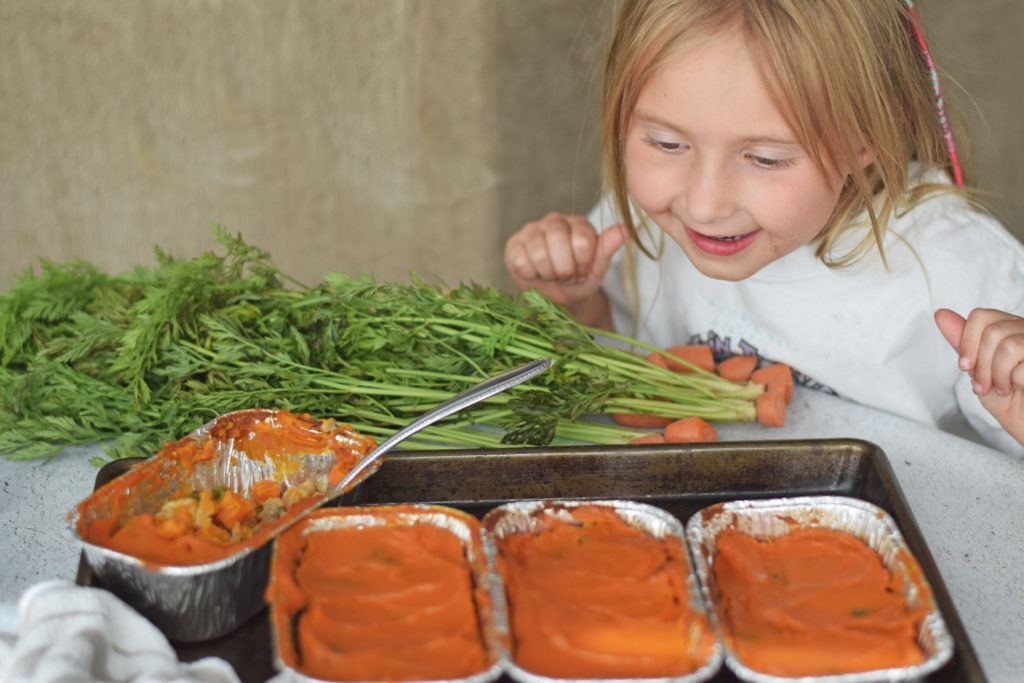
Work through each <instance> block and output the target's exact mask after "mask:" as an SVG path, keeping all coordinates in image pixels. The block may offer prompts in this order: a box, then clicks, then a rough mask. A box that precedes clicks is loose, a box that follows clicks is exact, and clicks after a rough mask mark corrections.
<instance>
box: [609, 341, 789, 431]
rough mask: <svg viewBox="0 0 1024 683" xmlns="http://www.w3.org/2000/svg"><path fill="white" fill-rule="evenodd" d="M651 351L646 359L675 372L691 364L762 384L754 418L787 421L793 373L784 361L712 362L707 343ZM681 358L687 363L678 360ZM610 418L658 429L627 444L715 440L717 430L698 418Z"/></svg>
mask: <svg viewBox="0 0 1024 683" xmlns="http://www.w3.org/2000/svg"><path fill="white" fill-rule="evenodd" d="M665 351H666V353H665V354H662V353H651V354H649V355H647V356H646V359H647V360H648V361H649V362H651V363H653V364H655V365H657V366H659V367H663V368H666V369H668V370H672V371H674V372H682V373H686V372H694V370H693V367H691V366H695V367H697V368H700V369H701V370H704V371H707V372H713V373H715V374H717V375H718V376H719V377H721V378H722V379H725V380H728V381H730V382H736V383H743V382H753V383H754V384H760V385H763V386H764V393H762V394H761V395H760V396H758V397H757V398H756V399H755V403H754V408H755V411H756V414H757V421H758V423H759V424H762V425H764V426H766V427H781V426H782V425H784V424H785V423H786V406H787V405H789V402H790V401H791V400H792V399H793V372H792V370H791V369H790V367H789V366H788V365H786V364H785V363H772V364H769V365H765V366H763V367H760V368H759V367H757V365H758V359H757V357H756V356H747V355H739V356H732V357H730V358H727V359H725V360H723V361H722V362H720V363H717V364H716V363H715V358H714V355H713V354H712V352H711V347H710V346H708V345H707V344H683V345H679V346H673V347H671V348H668V349H666V350H665ZM676 359H682V360H684V361H686V362H687V363H688V364H683V363H680V362H679V361H678V360H676ZM611 417H612V419H613V420H614V421H615V422H616V423H618V424H620V425H623V426H625V427H634V428H638V429H651V430H657V431H653V432H652V433H650V434H647V435H644V436H641V437H637V438H636V439H633V440H632V441H631V442H630V443H634V444H643V443H699V442H707V441H717V440H718V433H717V432H716V431H715V428H714V426H712V425H711V424H710V423H709V422H708V421H707V420H705V419H704V418H701V417H696V416H693V417H684V418H681V419H673V418H670V417H664V416H661V415H643V414H638V413H613V414H612V416H611Z"/></svg>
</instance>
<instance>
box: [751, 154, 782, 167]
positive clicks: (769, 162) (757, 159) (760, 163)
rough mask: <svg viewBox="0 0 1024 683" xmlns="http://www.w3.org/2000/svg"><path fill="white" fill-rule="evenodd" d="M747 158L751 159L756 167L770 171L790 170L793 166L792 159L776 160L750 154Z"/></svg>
mask: <svg viewBox="0 0 1024 683" xmlns="http://www.w3.org/2000/svg"><path fill="white" fill-rule="evenodd" d="M747 158H748V159H750V161H751V162H752V163H753V164H754V165H755V166H757V167H759V168H764V169H768V170H776V169H780V168H788V167H789V166H792V165H793V160H792V159H776V158H774V157H763V156H759V155H757V154H748V155H747Z"/></svg>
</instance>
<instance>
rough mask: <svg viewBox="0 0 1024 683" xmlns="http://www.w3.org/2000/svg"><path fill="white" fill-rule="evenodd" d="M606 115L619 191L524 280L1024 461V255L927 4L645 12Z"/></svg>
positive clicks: (706, 2) (684, 0)
mask: <svg viewBox="0 0 1024 683" xmlns="http://www.w3.org/2000/svg"><path fill="white" fill-rule="evenodd" d="M603 108H604V115H603V149H604V167H605V177H606V184H607V190H608V191H607V194H606V197H605V199H604V200H603V201H602V202H601V203H600V204H599V205H598V206H597V207H596V208H595V209H594V211H593V212H592V214H591V215H590V216H589V217H582V216H569V215H563V214H557V213H552V214H548V215H547V216H545V217H544V218H542V219H540V220H538V221H535V222H532V223H528V224H527V225H526V226H524V227H523V228H522V229H521V230H520V231H519V232H518V233H516V234H515V235H513V236H512V238H511V239H510V240H509V241H508V244H507V246H506V250H505V263H506V266H507V267H508V270H509V273H510V275H511V277H512V280H513V282H514V283H515V285H516V286H517V287H519V288H521V289H526V288H535V289H537V290H539V291H541V292H543V293H544V294H546V295H548V296H549V297H551V298H552V299H553V300H554V301H556V302H558V303H561V304H563V305H564V306H566V307H567V309H568V310H569V311H570V312H571V313H572V314H573V315H575V316H576V317H577V318H578V319H579V320H580V321H581V322H583V323H586V324H589V325H594V326H597V327H603V328H605V329H617V330H619V331H622V332H625V333H629V334H632V335H634V336H637V337H639V338H641V339H643V340H644V341H647V342H649V343H652V344H655V345H658V346H661V347H667V346H671V345H674V344H682V343H707V344H710V345H711V346H712V348H713V350H714V351H715V354H716V357H718V358H719V359H721V358H724V357H727V356H729V355H733V354H741V353H742V354H756V355H757V356H759V357H761V358H762V359H764V360H766V361H774V362H784V363H787V364H789V365H790V366H791V367H792V368H794V371H795V376H796V379H797V381H798V382H801V383H803V384H805V385H808V386H812V387H815V388H819V389H822V390H826V391H830V392H834V393H836V394H838V395H840V396H843V397H846V398H848V399H851V400H854V401H857V402H860V403H864V404H867V405H871V406H874V407H877V408H880V409H883V410H887V411H890V412H893V413H896V414H899V415H902V416H905V417H908V418H911V419H914V420H918V421H921V422H924V423H928V424H933V425H936V426H938V427H940V428H953V427H954V426H956V424H957V423H958V422H959V421H962V419H963V417H966V419H967V420H968V421H969V423H970V424H971V425H972V426H973V427H974V428H975V430H977V431H978V432H979V433H980V434H981V435H982V436H983V437H984V438H985V439H987V440H988V441H989V442H990V443H992V444H993V445H995V446H997V447H1000V448H1003V449H1006V450H1013V449H1020V450H1021V452H1024V448H1021V446H1020V444H1018V443H1016V442H1014V441H1013V440H1012V439H1010V438H1009V436H1008V433H1009V434H1010V435H1013V436H1015V437H1017V438H1018V439H1022V440H1024V370H1020V371H1017V370H1015V369H1014V368H1015V367H1016V366H1017V363H1018V362H1019V361H1020V360H1022V359H1024V323H1022V321H1021V320H1020V319H1019V318H1017V317H1016V316H1017V315H1020V314H1022V313H1024V248H1022V247H1021V245H1020V244H1019V243H1018V242H1017V241H1016V240H1015V239H1014V238H1013V237H1012V236H1010V235H1009V234H1008V233H1007V232H1006V231H1005V230H1004V229H1003V228H1002V227H1001V226H1000V225H999V224H998V223H996V222H995V221H994V220H992V219H991V218H990V217H989V216H987V215H986V214H984V213H982V212H981V211H979V210H977V209H975V208H974V207H973V206H972V204H971V203H969V202H968V201H967V194H966V191H965V190H963V189H961V188H960V187H959V186H960V185H961V184H962V171H961V169H960V165H959V162H958V160H957V156H956V149H955V146H954V145H953V138H952V136H951V134H950V133H949V129H948V126H947V123H946V116H945V111H944V107H943V105H942V98H941V92H940V91H939V90H938V79H937V76H936V74H935V72H934V69H933V68H932V67H931V58H930V55H929V54H928V51H927V47H926V45H925V43H924V40H923V37H922V35H921V32H920V27H919V24H918V22H917V17H916V14H915V13H914V10H913V8H912V7H911V6H910V4H909V3H908V2H905V1H904V0H858V1H857V2H850V1H849V0H756V1H755V0H746V1H743V0H625V1H624V2H623V4H622V6H621V8H620V10H619V16H618V19H617V22H616V28H615V33H614V35H613V40H612V44H611V50H610V53H609V55H608V59H607V63H606V71H605V77H604V89H603ZM978 308H985V309H991V310H987V311H977V312H974V313H971V314H970V315H969V317H968V318H967V320H965V319H964V318H962V317H960V315H958V314H957V313H954V312H953V311H964V312H966V311H972V310H973V309H978ZM937 309H949V310H943V311H941V312H939V313H935V311H936V310H937ZM1002 312H1008V313H1002ZM933 314H934V317H933ZM936 323H938V325H937V324H936ZM944 338H945V339H944ZM947 342H948V343H947ZM950 344H951V345H953V347H954V348H955V349H956V350H957V354H958V355H959V363H958V362H957V360H956V354H954V353H952V352H951V351H950V348H949V345H950Z"/></svg>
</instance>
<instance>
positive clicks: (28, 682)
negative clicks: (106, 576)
mask: <svg viewBox="0 0 1024 683" xmlns="http://www.w3.org/2000/svg"><path fill="white" fill-rule="evenodd" d="M87 681H88V682H94V681H109V682H111V683H122V682H125V683H127V682H129V681H130V682H131V683H172V682H173V683H179V682H180V683H239V680H238V676H237V675H236V674H235V672H234V670H233V669H232V668H231V666H230V665H229V664H228V663H227V662H226V661H224V660H222V659H218V658H216V657H208V658H206V659H201V660H199V661H196V662H192V663H182V662H179V661H178V658H177V655H176V654H175V652H174V650H173V649H172V648H171V645H170V643H168V642H167V639H166V638H165V637H164V635H163V634H162V633H161V632H160V630H159V629H157V628H156V627H155V626H154V625H153V624H152V623H150V622H149V621H147V620H146V619H144V618H143V617H142V615H140V614H139V613H138V612H136V611H135V610H133V609H132V608H131V607H129V606H128V605H127V604H125V603H124V602H122V601H121V600H119V599H118V598H117V597H115V596H114V595H113V594H111V593H109V592H107V591H105V590H102V589H99V588H88V587H84V586H76V585H74V584H72V583H71V582H69V581H63V580H55V581H46V582H44V583H39V584H36V585H35V586H32V587H31V588H29V589H28V590H27V591H25V593H24V594H23V595H22V597H21V600H20V601H19V603H18V632H17V634H3V633H0V682H2V683H86V682H87Z"/></svg>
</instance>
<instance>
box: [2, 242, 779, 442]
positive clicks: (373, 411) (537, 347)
mask: <svg viewBox="0 0 1024 683" xmlns="http://www.w3.org/2000/svg"><path fill="white" fill-rule="evenodd" d="M215 237H216V240H217V242H218V244H219V245H220V246H221V247H222V251H223V253H220V254H218V253H215V252H213V251H210V252H206V253H203V254H202V255H200V256H198V257H195V258H192V259H187V260H181V259H175V258H172V257H170V256H169V255H167V254H166V253H164V252H162V251H161V250H159V249H157V251H156V254H157V264H156V266H155V267H152V268H142V267H139V268H136V269H135V270H133V271H130V272H127V273H124V274H120V275H109V274H105V273H103V272H100V271H99V270H98V269H96V268H95V267H94V266H92V265H90V264H88V263H85V262H82V261H69V262H66V263H63V264H54V263H51V262H47V261H42V262H41V265H40V273H39V274H36V273H34V272H28V273H26V274H24V275H22V277H21V278H20V280H19V281H18V282H17V284H16V285H15V286H14V287H13V288H12V289H11V290H10V291H8V292H7V293H5V294H3V295H2V296H0V454H3V455H4V456H5V457H7V458H9V459H32V458H52V457H54V456H57V455H58V454H59V453H60V452H61V451H62V450H63V449H64V448H65V447H67V446H70V445H84V444H94V443H99V442H103V443H104V444H105V449H106V452H107V454H108V456H110V457H113V458H118V457H125V456H138V455H142V456H148V455H150V454H152V453H155V452H156V451H157V450H159V449H160V448H161V447H162V446H163V444H164V443H165V442H167V441H173V440H176V439H179V438H181V437H182V436H183V435H184V434H186V433H188V432H190V431H191V430H193V429H195V428H196V427H199V426H201V425H202V424H204V423H205V422H207V421H209V420H210V419H212V418H214V417H216V416H217V415H221V414H223V413H226V412H230V411H233V410H238V409H243V408H260V407H265V408H286V409H289V410H291V411H293V412H306V413H310V414H312V415H314V416H316V417H321V418H327V417H334V418H336V419H338V420H340V421H344V422H348V423H350V424H351V425H352V426H353V427H354V428H356V429H357V430H359V431H360V432H362V433H364V434H371V435H375V436H389V435H390V434H391V433H393V432H394V431H396V430H397V429H399V428H401V427H402V426H404V425H405V424H407V423H408V422H409V421H411V420H412V419H414V418H415V417H417V416H419V415H420V414H421V413H423V412H425V411H426V410H429V409H430V408H432V407H433V406H435V405H437V404H439V403H441V402H442V401H444V400H446V399H448V398H450V397H451V396H452V395H453V394H455V393H457V392H459V391H462V390H463V389H466V388H467V387H469V386H471V385H473V384H476V383H477V382H480V381H482V380H483V379H485V378H486V377H488V376H490V375H493V374H496V373H498V372H500V371H502V370H505V369H508V368H512V367H515V366H517V365H521V364H522V363H524V362H526V361H528V360H531V359H534V358H539V357H542V356H548V357H552V358H554V359H555V365H554V366H553V368H552V369H551V370H549V371H548V372H547V373H545V374H543V375H541V376H540V377H538V378H537V379H534V380H532V381H531V382H528V383H526V384H523V385H520V386H518V387H515V388H513V389H512V390H510V391H508V392H505V393H503V394H499V395H498V396H495V397H493V398H491V399H489V400H488V401H486V402H484V403H482V404H479V405H477V406H474V407H473V408H471V409H469V410H467V411H464V412H463V413H460V414H458V415H455V416H452V417H451V418H448V419H447V420H444V421H442V422H440V423H437V424H435V425H433V426H432V427H430V428H428V429H427V430H424V431H423V432H420V433H419V434H418V435H417V436H416V437H414V438H413V439H410V440H409V441H406V442H405V443H404V444H403V447H404V448H420V449H423V448H440V447H459V446H463V447H475V448H498V447H502V446H509V445H523V444H526V445H549V444H557V443H562V442H589V443H601V444H618V443H626V442H627V441H629V440H630V439H632V438H634V437H636V436H637V433H636V431H634V430H630V429H626V428H623V427H621V426H619V425H615V424H609V423H607V421H603V422H602V421H599V420H598V421H595V420H582V419H580V418H583V417H585V416H589V415H594V414H601V413H612V412H640V413H649V414H658V415H664V416H668V417H674V418H679V417H686V416H690V415H696V416H700V417H703V418H705V419H707V420H713V421H727V420H743V421H749V420H753V419H754V400H755V399H756V397H757V396H758V395H759V394H761V393H762V391H763V389H762V387H760V386H757V385H753V384H749V383H742V384H738V383H733V382H729V381H726V380H723V379H722V378H720V377H717V376H716V375H714V374H713V373H710V372H706V371H702V370H699V369H696V370H695V371H694V372H691V373H686V374H681V373H678V372H673V371H671V370H667V369H664V368H661V367H658V366H657V365H654V364H653V363H650V362H648V361H646V360H644V359H643V358H642V357H641V356H640V355H637V353H634V352H632V351H626V350H622V349H621V348H617V347H623V348H630V347H632V348H635V349H638V350H646V351H656V350H657V349H654V348H652V347H650V346H647V345H645V344H641V343H640V342H638V341H635V340H632V339H629V338H626V337H622V336H620V335H611V334H608V333H605V332H599V331H597V330H593V329H589V328H586V327H583V326H581V325H579V324H578V323H577V322H576V321H575V320H573V318H572V317H571V316H569V315H568V314H567V313H566V312H565V311H564V310H563V309H562V308H561V307H559V306H557V305H555V304H553V303H552V302H551V301H549V300H548V299H546V298H544V297H543V296H541V295H539V294H537V293H536V292H524V293H521V294H519V295H515V296H513V295H509V294H506V293H503V292H501V291H499V290H497V289H495V288H493V287H483V286H479V285H473V284H463V285H460V286H458V287H453V288H448V287H444V286H441V285H431V284H427V283H425V282H422V281H419V280H417V279H415V278H414V279H413V281H412V282H411V283H409V284H398V283H385V282H375V281H373V280H372V279H370V278H366V277H363V278H352V277H348V276H345V275H341V274H331V275H328V276H326V277H325V278H324V280H323V282H321V283H320V284H318V285H316V286H313V287H310V286H306V285H302V284H301V283H299V282H297V281H296V280H294V279H293V278H291V277H289V276H287V275H286V274H284V273H282V272H281V271H280V270H279V269H278V268H277V267H276V266H275V265H274V263H273V261H272V260H271V258H270V256H269V255H268V254H267V253H266V252H264V251H261V250H260V249H258V248H256V247H253V246H251V245H248V244H246V243H245V242H244V241H243V240H242V239H241V238H240V237H237V236H231V235H229V234H228V233H227V232H226V231H225V230H224V229H223V228H220V227H217V228H215ZM598 335H603V336H605V337H607V338H608V339H610V340H612V341H613V342H615V344H616V346H612V345H611V344H608V343H605V342H604V341H601V340H599V339H598V338H597V337H598Z"/></svg>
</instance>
